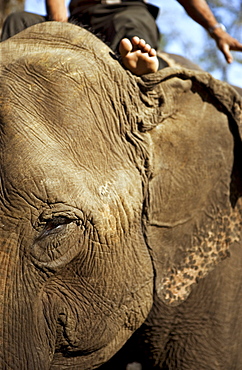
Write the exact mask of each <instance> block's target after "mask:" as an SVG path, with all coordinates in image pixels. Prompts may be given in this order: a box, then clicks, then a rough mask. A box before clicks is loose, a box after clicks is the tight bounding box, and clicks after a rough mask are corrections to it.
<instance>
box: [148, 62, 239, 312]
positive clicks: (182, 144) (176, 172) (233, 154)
mask: <svg viewBox="0 0 242 370" xmlns="http://www.w3.org/2000/svg"><path fill="white" fill-rule="evenodd" d="M152 84H153V90H152V94H153V95H155V94H156V95H157V96H156V101H158V100H160V101H162V105H161V107H160V109H161V110H162V114H160V115H159V122H157V125H156V127H150V128H149V129H148V130H147V131H146V134H147V135H149V136H150V143H151V145H150V150H151V153H152V154H151V158H152V166H151V168H152V173H151V175H150V181H149V186H148V191H147V200H146V207H145V212H144V225H145V235H146V241H147V244H148V246H149V248H150V252H151V256H152V260H153V264H154V268H155V275H156V291H157V294H158V295H159V297H160V298H161V299H162V300H163V302H165V303H166V304H169V305H177V304H179V303H180V302H182V301H183V300H184V299H186V298H187V297H188V295H189V293H190V291H191V288H192V286H193V285H194V284H196V283H197V282H198V280H199V279H200V278H204V277H205V276H206V275H207V274H208V273H209V271H211V270H212V269H214V268H215V267H216V265H217V264H218V263H219V262H220V261H221V260H223V259H225V258H226V257H228V256H229V250H230V247H231V245H232V244H233V243H234V242H238V241H239V240H240V237H241V234H240V233H241V214H242V202H241V194H242V180H241V179H242V168H241V158H242V146H241V134H242V126H241V106H242V103H241V98H240V96H239V95H238V94H237V93H236V92H235V91H234V90H233V89H232V88H231V87H230V86H229V85H227V84H225V83H222V82H220V81H217V80H215V79H213V78H212V77H211V76H210V75H209V74H207V73H204V72H193V71H186V70H177V69H176V70H175V69H169V68H167V69H166V70H163V71H160V72H159V73H157V74H155V75H153V76H148V77H146V78H145V79H144V78H143V91H142V94H144V95H145V86H147V93H148V94H149V95H150V91H151V86H152ZM159 97H160V99H159ZM143 100H144V101H145V97H144V98H143Z"/></svg>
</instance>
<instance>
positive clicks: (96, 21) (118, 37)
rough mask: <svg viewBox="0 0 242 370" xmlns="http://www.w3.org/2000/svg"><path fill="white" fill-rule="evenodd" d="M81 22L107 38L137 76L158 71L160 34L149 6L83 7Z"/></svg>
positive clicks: (127, 3) (108, 42) (140, 3)
mask: <svg viewBox="0 0 242 370" xmlns="http://www.w3.org/2000/svg"><path fill="white" fill-rule="evenodd" d="M75 17H76V16H75ZM78 21H79V22H80V23H81V24H84V25H85V24H86V25H88V26H90V27H91V28H92V29H93V30H94V31H95V32H96V33H99V34H101V35H103V36H104V38H105V41H106V42H107V44H108V45H109V46H110V47H111V49H112V50H113V51H115V52H117V53H120V56H121V59H122V62H123V64H124V66H125V67H126V68H127V69H129V70H130V71H131V72H133V73H134V74H137V75H141V74H145V73H150V72H155V71H156V70H157V68H158V59H157V57H156V51H155V50H154V49H156V48H157V47H158V39H159V32H158V28H157V26H156V23H155V19H154V17H153V16H152V15H151V14H150V12H149V11H148V8H147V6H146V4H145V3H142V2H122V3H121V4H115V5H110V4H96V5H94V6H83V8H80V9H79V15H78ZM134 36H138V38H137V37H135V38H134ZM137 40H139V41H137ZM143 40H145V41H146V42H145V43H144V41H143Z"/></svg>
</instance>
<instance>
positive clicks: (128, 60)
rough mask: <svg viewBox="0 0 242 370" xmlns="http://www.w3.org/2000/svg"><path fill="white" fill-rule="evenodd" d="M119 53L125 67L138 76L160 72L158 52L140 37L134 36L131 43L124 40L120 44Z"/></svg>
mask: <svg viewBox="0 0 242 370" xmlns="http://www.w3.org/2000/svg"><path fill="white" fill-rule="evenodd" d="M119 53H120V56H121V59H122V62H123V65H124V66H125V67H126V68H127V69H128V70H129V71H131V72H132V73H134V74H135V75H137V76H141V75H144V74H147V73H152V72H156V71H157V70H158V65H159V62H158V58H157V55H156V50H155V49H153V48H151V47H150V45H149V44H146V42H145V40H143V39H140V38H139V37H138V36H134V37H133V38H132V40H131V41H130V40H129V39H126V38H125V39H122V40H121V41H120V44H119Z"/></svg>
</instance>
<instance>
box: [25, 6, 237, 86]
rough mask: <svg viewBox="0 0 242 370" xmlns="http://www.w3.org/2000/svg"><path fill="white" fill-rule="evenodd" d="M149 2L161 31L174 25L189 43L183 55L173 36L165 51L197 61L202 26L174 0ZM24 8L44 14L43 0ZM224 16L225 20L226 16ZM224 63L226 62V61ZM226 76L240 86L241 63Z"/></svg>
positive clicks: (215, 75) (235, 63) (235, 64)
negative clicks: (152, 6) (152, 5)
mask: <svg viewBox="0 0 242 370" xmlns="http://www.w3.org/2000/svg"><path fill="white" fill-rule="evenodd" d="M239 1H240V0H239ZM150 2H151V3H152V4H154V5H157V6H159V8H160V14H159V17H158V19H157V24H158V27H159V29H160V31H161V33H162V30H163V32H164V33H165V31H166V30H167V28H168V27H176V29H177V32H178V33H180V37H182V38H183V39H184V40H185V41H186V42H187V43H188V45H189V52H187V55H184V51H183V48H182V47H181V45H180V43H179V40H178V38H174V40H169V43H168V45H167V46H166V50H165V51H167V52H170V53H174V54H180V55H183V56H186V57H188V58H189V59H192V60H193V61H194V62H195V63H197V60H196V59H197V58H198V55H199V53H200V49H201V47H202V44H203V32H204V30H203V29H202V27H201V26H199V25H198V24H197V23H195V22H194V21H193V20H192V19H190V18H189V17H188V16H187V15H186V13H185V11H184V9H183V7H182V6H181V5H180V4H179V3H178V2H177V1H175V0H169V1H166V0H152V1H150ZM68 3H69V0H66V4H67V5H68ZM25 10H27V11H30V12H33V13H38V14H45V13H46V12H45V0H26V2H25ZM225 13H226V10H225ZM224 18H225V20H226V16H225V17H224ZM180 37H179V39H180ZM240 41H242V40H240ZM214 47H216V46H214ZM224 63H225V64H226V62H224ZM212 75H213V76H214V77H215V78H218V79H220V78H221V71H219V70H216V71H215V72H213V73H212ZM228 76H229V82H230V83H231V84H233V85H237V86H240V87H242V65H241V64H239V63H237V62H234V63H233V64H232V65H230V66H229V68H228Z"/></svg>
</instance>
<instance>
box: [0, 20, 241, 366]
mask: <svg viewBox="0 0 242 370" xmlns="http://www.w3.org/2000/svg"><path fill="white" fill-rule="evenodd" d="M1 48H2V50H1V53H0V55H1V57H2V61H1V77H2V78H1V97H0V102H1V111H0V112H1V113H0V117H1V130H0V143H1V144H0V145H1V152H0V158H1V159H0V160H1V162H0V164H1V167H0V168H1V187H0V201H1V221H0V227H1V234H0V235H1V245H0V269H1V273H0V282H1V289H0V292H1V300H0V319H1V334H0V335H1V339H0V343H1V352H0V353H1V368H2V369H13V370H26V369H27V370H28V369H29V370H32V369H35V370H46V369H78V370H87V369H94V368H97V367H100V366H101V365H102V366H101V367H102V368H103V369H115V370H117V369H125V368H126V366H127V364H128V363H132V362H137V363H140V364H142V366H143V367H142V368H143V369H155V368H157V369H179V370H183V369H189V370H193V369H194V370H195V369H196V370H197V369H206V370H207V369H214V370H215V369H216V370H218V369H226V370H231V369H236V370H237V369H238V368H239V367H240V365H241V363H242V320H241V317H242V305H241V299H242V286H241V283H242V253H241V235H240V233H241V193H242V191H241V189H242V182H241V161H240V160H241V129H242V127H241V123H240V121H239V118H240V115H241V100H240V97H239V95H237V94H236V92H235V91H234V90H233V89H232V88H231V87H229V86H228V85H226V84H224V83H221V82H219V81H216V80H214V79H212V78H211V77H210V75H209V74H206V73H204V72H195V71H189V70H185V69H175V68H173V69H172V68H166V69H164V70H162V71H160V72H158V73H156V74H151V75H147V76H145V77H143V78H139V77H135V76H133V75H131V74H130V73H129V72H127V71H125V70H124V69H123V68H122V67H121V66H120V65H119V62H118V61H117V60H116V58H115V56H114V55H113V54H112V52H111V51H110V49H109V48H108V47H107V46H106V45H104V44H103V43H102V42H101V41H100V40H98V39H97V38H96V37H95V36H93V35H91V34H90V33H88V32H87V31H85V30H83V29H81V28H79V27H76V26H74V25H71V24H62V23H57V22H47V23H43V24H40V25H36V26H34V27H32V28H29V29H27V30H25V31H24V32H22V33H20V34H18V35H16V36H15V37H13V38H12V39H10V40H8V41H6V42H4V43H2V44H1ZM132 366H133V365H131V367H132ZM128 368H130V365H128Z"/></svg>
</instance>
